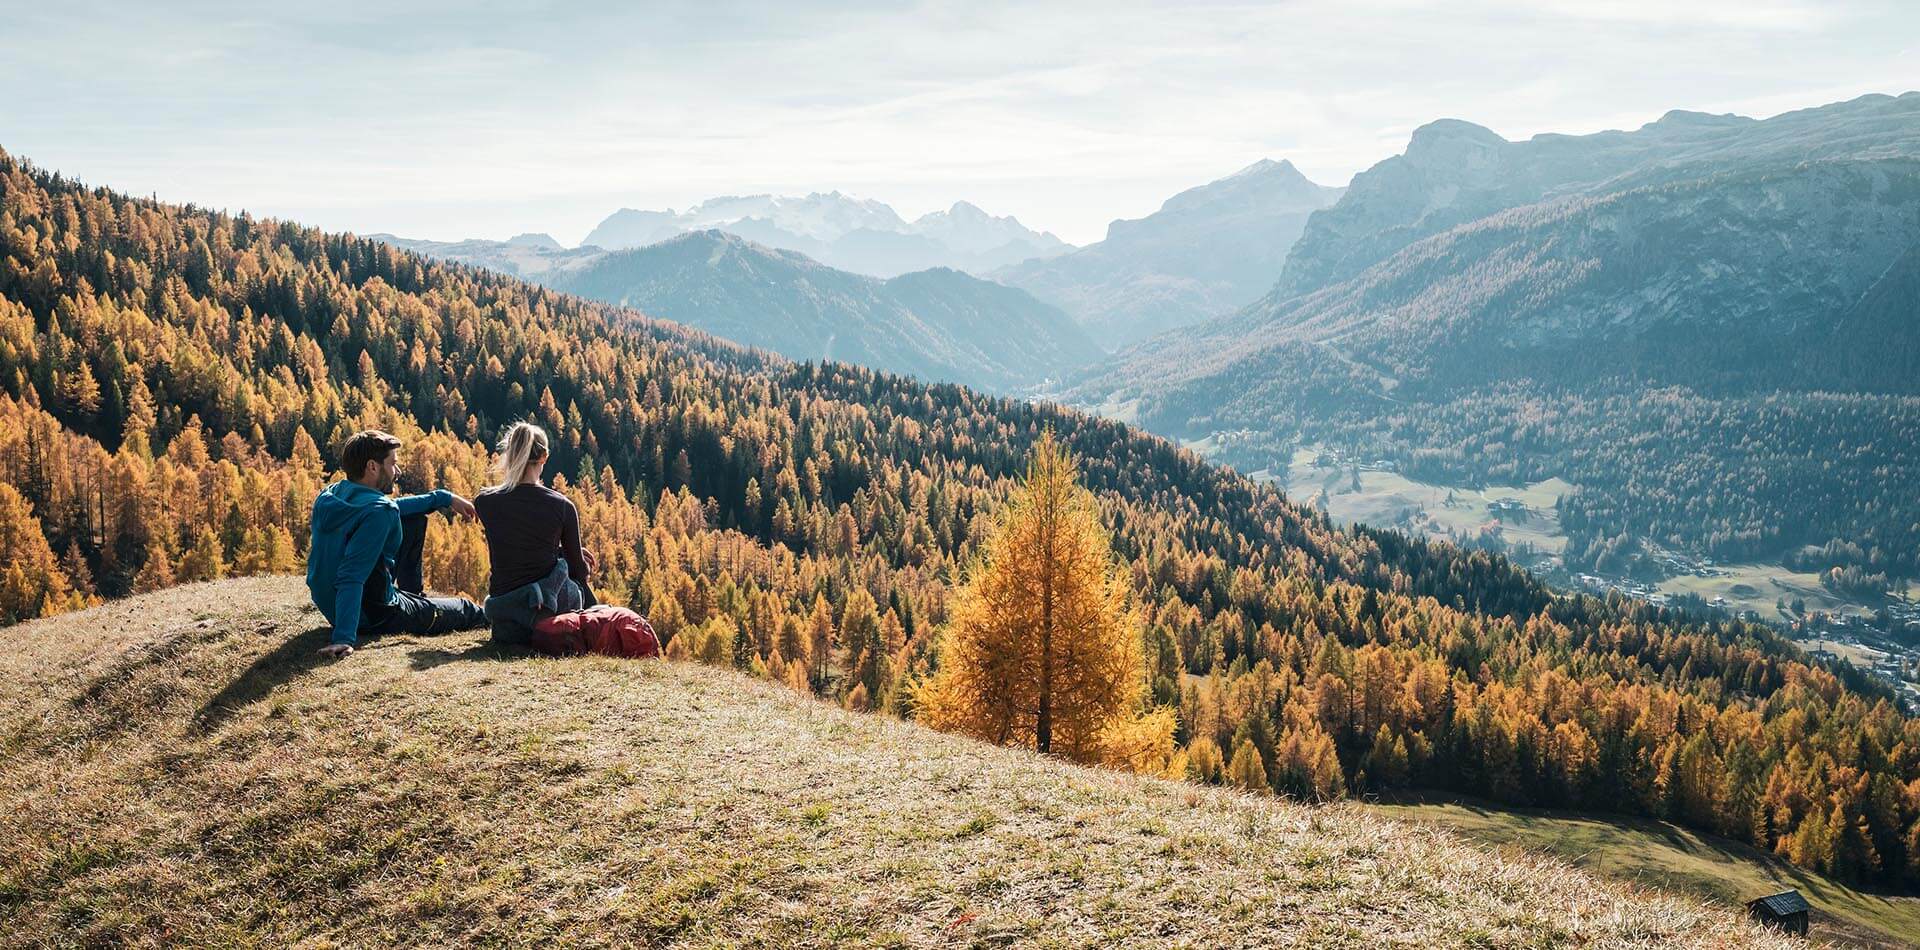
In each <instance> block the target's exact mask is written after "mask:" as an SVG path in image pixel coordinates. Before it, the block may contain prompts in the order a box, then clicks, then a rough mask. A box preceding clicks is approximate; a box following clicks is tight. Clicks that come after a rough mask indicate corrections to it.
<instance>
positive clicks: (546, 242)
mask: <svg viewBox="0 0 1920 950" xmlns="http://www.w3.org/2000/svg"><path fill="white" fill-rule="evenodd" d="M507 243H508V244H512V245H514V246H516V247H536V248H539V249H541V250H544V251H563V250H566V248H564V247H561V246H560V242H559V241H556V240H554V239H553V235H551V234H547V233H546V232H544V231H530V232H528V233H526V234H516V235H514V236H513V237H510V238H507Z"/></svg>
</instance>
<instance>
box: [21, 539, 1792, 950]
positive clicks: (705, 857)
mask: <svg viewBox="0 0 1920 950" xmlns="http://www.w3.org/2000/svg"><path fill="white" fill-rule="evenodd" d="M304 601H305V597H304V590H303V588H302V586H301V584H300V582H299V580H298V579H296V578H291V577H264V578H250V579H242V580H229V581H221V582H216V583H212V584H200V585H192V586H187V587H181V588H175V589H171V590H167V591H163V592H160V593H157V594H152V595H147V596H143V597H137V598H133V599H130V600H125V601H119V602H115V603H112V604H109V605H107V606H104V607H99V608H95V609H92V610H88V611H85V612H81V613H77V614H69V615H65V616H59V617H54V618H49V619H45V620H40V621H35V622H31V623H27V624H23V625H21V626H19V627H17V628H15V629H13V630H11V631H9V640H10V641H11V643H12V645H13V649H11V650H10V651H8V652H6V653H4V654H0V753H4V755H5V757H6V760H7V768H6V770H5V773H4V778H0V920H5V921H7V923H6V926H4V927H0V944H6V945H37V944H56V945H57V944H83V943H128V944H149V945H158V944H175V943H192V944H202V945H204V944H222V945H233V944H259V943H265V944H271V945H280V944H292V943H303V944H307V945H315V946H319V945H375V944H390V943H395V942H405V943H410V944H427V945H432V944H452V943H463V944H464V943H481V944H488V945H528V944H534V943H546V942H551V941H555V940H558V941H561V942H564V943H569V944H577V945H603V944H606V945H610V944H623V945H630V944H638V945H646V946H783V947H788V946H798V947H806V946H823V947H824V946H869V945H870V946H948V945H973V946H1001V945H1037V946H1095V945H1127V946H1206V947H1226V946H1275V945H1299V946H1367V947H1376V946H1382V945H1386V946H1569V945H1570V946H1599V947H1615V946H1644V945H1686V946H1720V947H1734V946H1740V947H1769V946H1779V947H1787V946H1800V945H1803V944H1800V943H1799V942H1798V941H1793V940H1789V939H1786V938H1780V937H1776V936H1774V935H1772V934H1770V933H1768V932H1766V931H1762V930H1759V929H1756V928H1754V927H1753V926H1751V925H1749V924H1748V923H1746V922H1745V921H1744V920H1742V919H1741V918H1740V917H1739V916H1738V915H1737V914H1736V913H1735V912H1734V911H1732V910H1728V909H1725V908H1723V907H1718V906H1713V905H1708V904H1703V903H1700V902H1698V901H1696V900H1693V899H1689V898H1682V897H1674V896H1669V895H1664V894H1661V893H1658V892H1654V891H1651V890H1642V889H1634V888H1631V887H1629V886H1625V885H1621V884H1615V883H1605V882H1602V881H1600V880H1598V879H1596V878H1594V877H1592V876H1589V875H1588V874H1586V873H1584V872H1580V871H1577V870H1573V869H1571V868H1569V867H1567V866H1566V865H1564V864H1560V863H1556V862H1552V861H1548V860H1545V859H1536V858H1533V857H1529V856H1526V855H1513V854H1507V855H1496V854H1494V853H1493V852H1491V851H1489V850H1486V849H1485V848H1481V847H1476V846H1473V845H1469V844H1467V843H1465V842H1463V841H1462V840H1461V839H1459V838H1457V837H1454V836H1452V835H1450V834H1447V833H1444V832H1440V831H1436V830H1433V829H1430V828H1423V827H1419V826H1416V825H1411V824H1405V823H1400V822H1395V821H1391V820H1385V819H1381V818H1378V817H1375V816H1372V815H1369V814H1367V813H1366V812H1365V811H1363V810H1362V809H1361V808H1359V807H1358V806H1352V805H1336V806H1327V807H1317V808H1310V807H1304V806H1300V805H1294V804H1289V803H1287V802H1285V801H1282V800H1278V799H1274V798H1272V797H1268V796H1248V795H1240V794H1235V793H1231V792H1226V791H1220V790H1213V789H1205V788H1200V787H1196V786H1191V785H1186V784H1182V783H1177V782H1167V781H1160V780H1153V779H1144V778H1138V777H1134V776H1128V775H1122V774H1116V773H1110V772H1103V771H1097V770H1090V769H1086V768H1080V767H1076V766H1072V765H1068V764H1064V763H1060V762H1056V761H1051V760H1047V759H1044V758H1041V757H1038V756H1035V755H1031V754H1027V753H1022V752H1017V751H1012V750H1005V749H999V748H994V747H990V746H985V745H981V744H978V743H975V742H972V741H969V740H965V739H960V738H955V737H950V736H945V735H940V734H936V733H933V732H930V731H928V730H925V729H923V728H921V727H919V726H916V725H914V724H912V723H908V722H902V721H899V720H895V719H891V718H888V717H883V716H877V715H864V714H857V713H850V712H845V711H842V710H840V709H838V708H836V707H834V706H831V705H828V704H826V703H822V702H820V701H817V700H815V699H812V698H808V697H804V696H801V695H799V694H796V693H793V692H790V691H787V690H785V689H783V688H781V687H779V686H775V685H773V684H770V683H767V682H764V681H759V680H753V679H749V678H747V677H744V676H741V675H737V674H735V673H733V672H730V671H725V670H719V669H713V668H707V667H702V666H697V665H692V664H677V663H663V662H657V661H614V660H607V659H601V658H582V659H567V660H555V659H547V658H522V657H507V658H503V657H501V656H500V655H498V654H497V653H496V652H495V651H494V650H493V649H491V648H490V647H488V646H487V645H486V643H485V639H484V637H485V635H484V633H477V632H476V633H467V634H455V635H452V636H449V637H445V638H440V639H415V638H404V637H403V638H394V639H388V640H384V641H376V642H373V643H371V644H369V645H368V647H367V648H366V649H363V650H362V651H360V652H359V653H357V654H356V655H354V656H353V657H351V658H349V659H347V660H345V661H342V662H337V663H334V662H326V661H322V660H320V659H319V658H317V657H316V656H315V655H314V652H313V651H314V650H315V648H317V647H318V646H319V645H320V644H321V643H323V642H324V637H325V632H324V630H323V629H322V628H321V627H320V626H319V625H318V624H317V623H316V619H317V615H316V614H315V613H314V612H313V611H312V609H311V608H310V607H307V606H306V605H305V603H304Z"/></svg>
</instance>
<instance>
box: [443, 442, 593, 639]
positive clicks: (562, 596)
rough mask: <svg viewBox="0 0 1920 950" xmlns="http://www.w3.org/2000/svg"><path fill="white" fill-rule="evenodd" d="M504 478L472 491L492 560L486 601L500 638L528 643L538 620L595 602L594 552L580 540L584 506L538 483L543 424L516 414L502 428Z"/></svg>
mask: <svg viewBox="0 0 1920 950" xmlns="http://www.w3.org/2000/svg"><path fill="white" fill-rule="evenodd" d="M498 451H499V453H500V455H499V458H498V459H497V460H496V461H495V463H494V472H495V473H496V474H497V475H498V476H499V477H500V483H499V484H498V485H495V486H494V487H492V488H489V489H487V490H485V491H483V492H481V493H480V494H479V495H478V496H476V497H475V498H474V499H473V507H474V509H475V510H476V511H477V512H479V515H480V526H481V528H483V529H484V530H485V531H486V535H487V560H488V562H489V564H490V565H491V566H492V574H491V578H490V580H489V582H488V585H487V602H486V605H485V609H486V614H487V619H488V620H490V621H492V622H493V640H494V642H495V643H499V644H505V645H510V646H526V645H528V644H529V643H531V642H532V640H533V626H534V624H536V623H539V622H540V621H541V620H544V619H546V618H547V617H551V616H553V615H554V614H557V613H565V612H567V611H571V610H579V609H581V608H583V607H590V606H592V605H593V603H594V599H593V593H592V591H590V590H588V589H587V579H588V578H589V577H590V576H591V575H592V572H593V555H591V554H589V553H588V552H586V551H583V550H581V548H580V513H579V512H578V511H576V510H575V509H574V507H573V502H571V501H568V500H567V496H565V495H562V494H560V493H559V492H557V491H554V490H553V489H551V488H548V487H547V486H545V485H542V484H540V476H541V475H542V474H544V472H545V470H546V467H547V433H546V430H544V429H542V428H540V427H539V426H537V425H534V424H533V423H531V422H516V423H514V424H513V425H511V426H508V427H507V431H506V432H505V433H503V434H502V435H501V436H500V444H499V446H498Z"/></svg>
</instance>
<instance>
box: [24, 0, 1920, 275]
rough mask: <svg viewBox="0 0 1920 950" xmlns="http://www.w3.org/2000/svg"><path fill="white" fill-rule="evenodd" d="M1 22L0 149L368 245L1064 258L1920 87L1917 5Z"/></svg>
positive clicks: (454, 12)
mask: <svg viewBox="0 0 1920 950" xmlns="http://www.w3.org/2000/svg"><path fill="white" fill-rule="evenodd" d="M274 6H275V5H273V4H270V3H264V2H262V3H248V4H231V3H197V2H191V0H189V2H177V3H171V2H170V3H148V2H137V3H96V2H84V0H83V2H67V3H61V4H49V3H40V2H32V3H28V2H22V0H0V23H4V24H8V26H7V28H6V29H4V30H0V148H3V149H5V150H7V151H8V152H10V153H13V154H15V155H18V156H23V157H25V158H28V159H30V160H32V161H34V162H35V163H37V164H39V165H41V166H43V167H47V168H52V169H56V170H59V171H61V172H63V173H66V174H68V175H71V176H75V177H78V178H80V179H82V180H84V181H86V182H88V183H89V184H96V185H105V186H108V187H112V188H114V189H117V190H120V191H125V192H130V193H134V194H141V195H146V194H156V195H158V196H159V197H160V198H162V199H165V200H170V201H178V202H193V203H195V204H199V205H202V206H209V207H216V208H226V209H229V210H233V211H239V210H241V209H246V210H249V211H251V212H253V213H254V214H256V215H262V216H275V217H283V218H290V219H294V220H297V221H300V222H302V223H305V224H311V225H318V226H320V227H324V228H328V229H333V230H347V231H355V232H358V233H361V234H368V233H375V232H382V231H384V232H391V233H395V234H399V235H402V236H405V237H416V238H433V239H438V240H452V239H459V238H466V237H483V238H505V237H508V236H511V235H513V234H516V233H520V232H526V231H544V232H548V233H550V234H552V235H553V236H554V237H556V238H558V239H559V240H560V241H561V242H562V243H565V244H569V245H571V244H574V243H577V242H578V241H579V240H580V239H581V238H582V237H584V236H585V235H586V233H587V232H588V231H589V230H591V229H592V228H593V226H594V225H595V224H596V223H598V222H599V221H600V220H601V219H602V218H604V217H605V216H606V215H608V214H609V213H611V212H612V211H614V210H615V209H617V208H621V207H631V208H669V207H670V208H675V209H684V208H686V207H687V206H688V205H691V204H694V203H696V202H698V201H700V200H702V199H704V198H708V197H712V196H715V195H725V194H754V193H762V192H772V193H786V194H804V193H806V192H810V191H832V190H839V191H842V192H846V193H849V194H854V195H858V196H861V197H866V198H875V199H879V200H881V201H885V202H887V203H889V204H891V205H893V206H894V208H895V209H896V210H898V211H899V212H900V213H901V214H902V215H903V216H905V217H908V218H909V219H911V218H913V217H915V216H918V215H920V214H922V213H925V212H928V211H932V210H936V209H940V208H945V207H947V206H949V205H951V204H952V203H954V202H955V201H961V200H965V201H970V202H973V203H974V204H976V205H979V206H981V207H982V208H985V209H986V210H988V211H990V212H992V213H994V214H1012V215H1015V216H1017V217H1018V218H1019V219H1020V220H1021V222H1022V223H1024V224H1026V225H1027V226H1029V227H1033V228H1036V229H1042V230H1050V231H1052V232H1054V233H1055V234H1057V235H1059V236H1060V237H1062V238H1064V239H1065V240H1068V241H1070V242H1073V243H1076V244H1084V243H1088V242H1091V241H1096V240H1099V239H1100V238H1101V237H1102V236H1104V234H1105V232H1106V226H1107V223H1108V222H1109V221H1111V220H1113V219H1115V218H1137V217H1141V216H1143V215H1146V214H1149V213H1151V212H1152V211H1153V210H1154V209H1156V208H1158V207H1159V205H1160V203H1161V202H1162V201H1164V200H1165V199H1166V198H1167V197H1169V196H1171V195H1173V194H1175V193H1176V192H1179V191H1181V190H1183V189H1185V188H1189V187H1193V186H1195V185H1200V184H1204V183H1206V182H1208V181H1211V180H1214V179H1217V178H1220V177H1223V176H1225V175H1228V174H1231V173H1232V172H1233V171H1235V170H1236V169H1239V168H1241V167H1244V166H1246V165H1248V164H1251V163H1253V162H1254V161H1257V160H1259V159H1261V158H1273V159H1289V160H1291V161H1292V162H1293V163H1294V164H1295V165H1296V166H1298V167H1299V168H1300V170H1301V171H1303V172H1304V173H1305V174H1306V175H1307V176H1308V177H1309V178H1312V179H1314V180H1315V181H1318V182H1320V183H1322V184H1345V183H1346V182H1347V180H1348V179H1350V178H1351V177H1352V176H1353V175H1354V174H1355V173H1356V172H1359V171H1363V170H1365V169H1366V168H1367V167H1369V166H1370V165H1372V164H1373V163H1375V162H1377V161H1380V160H1381V159H1384V158H1386V157H1388V156H1391V155H1394V154H1397V153H1398V152H1399V151H1400V150H1401V149H1402V148H1403V147H1404V146H1405V145H1406V142H1407V138H1408V136H1409V135H1410V134H1411V132H1412V131H1413V129H1415V128H1416V127H1418V126H1420V125H1422V124H1424V123H1426V122H1429V121H1431V120H1434V119H1437V118H1443V117H1447V118H1459V119H1466V120H1468V121H1472V122H1477V123H1479V124H1481V125H1484V126H1487V127H1488V128H1491V129H1493V130H1494V131H1495V132H1498V133H1500V134H1501V135H1504V136H1506V137H1508V138H1510V139H1517V138H1525V137H1528V136H1531V135H1533V134H1535V133H1539V132H1564V133H1583V132H1594V131H1600V130H1604V129H1631V128H1637V127H1639V126H1640V125H1642V124H1644V123H1647V122H1651V121H1653V120H1655V119H1657V118H1659V117H1660V116H1661V115H1662V114H1664V113H1665V112H1667V111H1668V110H1670V109H1690V110H1697V111H1705V112H1716V113H1719V112H1735V113H1739V114H1742V115H1751V116H1756V117H1765V116H1770V115H1774V114H1778V113H1780V112H1784V111H1789V110H1792V109H1797V108H1804V107H1808V106H1815V105H1820V104H1824V103H1828V102H1834V101H1839V100H1844V99H1851V98H1853V97H1855V96H1859V95H1863V94H1867V93H1874V92H1879V93H1889V94H1897V93H1900V92H1905V91H1909V90H1912V89H1920V3H1913V2H1911V0H1895V2H1878V0H1875V2H1861V3H1846V2H1802V0H1620V2H1605V0H1534V2H1529V3H1520V4H1504V3H1490V2H1478V0H1451V2H1443V3H1426V2H1413V0H1344V2H1334V3H1262V4H1240V3H1139V4H1134V3H1124V2H1117V0H1105V2H1098V3H1041V2H1026V3H1010V4H1000V3H994V2H986V0H975V2H954V3H922V4H902V3H890V4H877V3H876V4H816V3H808V2H803V0H790V2H785V3H768V4H759V3H734V2H728V0H707V2H697V3H626V4H607V5H601V4H591V3H545V2H532V0H529V2H519V3H483V2H462V3H453V2H436V0H428V2H407V0H384V2H378V3H365V2H359V0H340V2H329V3H324V4H311V3H309V4H299V5H294V4H287V5H285V6H284V8H282V9H273V7H274Z"/></svg>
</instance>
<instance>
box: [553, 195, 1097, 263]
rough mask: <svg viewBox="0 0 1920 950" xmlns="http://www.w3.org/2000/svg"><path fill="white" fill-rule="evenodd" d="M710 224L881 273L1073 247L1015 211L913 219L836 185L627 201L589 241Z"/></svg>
mask: <svg viewBox="0 0 1920 950" xmlns="http://www.w3.org/2000/svg"><path fill="white" fill-rule="evenodd" d="M708 229H716V230H720V231H725V232H727V233H729V234H736V235H739V236H741V237H744V238H746V239H748V240H750V241H755V242H758V243H760V244H764V245H766V246H768V247H773V248H779V249H782V250H789V251H799V252H800V253H802V254H805V255H807V256H808V257H811V258H813V259H814V260H817V261H819V262H821V263H823V264H826V265H828V266H829V267H836V268H839V269H841V270H847V271H852V272H854V273H857V274H867V275H870V276H875V277H895V276H898V275H900V274H905V273H909V272H912V271H918V270H927V269H930V268H935V267H948V268H952V269H954V270H961V271H966V272H968V273H970V274H984V273H987V272H988V271H991V270H995V269H997V268H1000V267H1005V266H1008V265H1011V264H1017V263H1019V262H1021V261H1024V260H1028V259H1030V258H1037V257H1050V256H1054V255H1057V254H1063V253H1065V252H1067V251H1070V250H1072V249H1073V247H1072V245H1070V244H1067V243H1066V242H1065V241H1062V240H1060V239H1059V238H1057V237H1054V236H1053V235H1052V234H1050V233H1047V232H1042V231H1033V230H1030V229H1028V228H1027V227H1026V226H1024V225H1022V224H1021V223H1020V222H1019V221H1017V220H1015V219H1014V218H1012V217H995V216H994V215H990V214H988V213H986V212H985V211H982V210H980V209H979V208H978V207H975V206H974V205H972V204H969V203H967V202H965V201H960V202H956V203H955V204H954V205H953V207H951V208H949V209H947V210H945V211H935V212H932V213H929V214H926V215H922V216H921V217H919V218H916V219H915V220H913V221H911V222H909V221H906V220H905V219H903V218H901V217H900V215H899V214H898V213H897V212H895V211H894V210H893V208H891V207H889V206H888V205H887V204H885V203H883V202H879V201H874V200H871V199H861V198H854V197H851V196H849V195H843V194H841V193H839V192H837V191H833V192H827V193H825V194H822V193H819V192H815V193H813V194H809V195H805V196H801V197H795V196H782V195H748V196H729V197H722V198H712V199H709V200H707V201H703V202H701V203H699V204H697V205H694V206H693V207H691V208H688V209H686V210H685V211H679V212H676V211H674V210H673V209H671V208H669V209H667V210H665V211H637V210H634V209H632V208H622V209H620V210H619V211H616V212H614V213H613V214H611V215H609V216H608V217H607V218H606V220H604V221H602V222H600V224H599V226H598V227H596V228H594V229H593V231H592V232H591V233H589V234H588V235H587V237H586V240H585V241H583V242H582V244H583V245H593V246H597V247H602V248H605V249H607V250H620V249H623V248H631V247H642V246H645V245H648V244H653V243H656V242H658V241H661V240H664V239H666V238H669V237H672V236H674V235H676V234H684V233H686V232H688V231H699V230H708Z"/></svg>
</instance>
